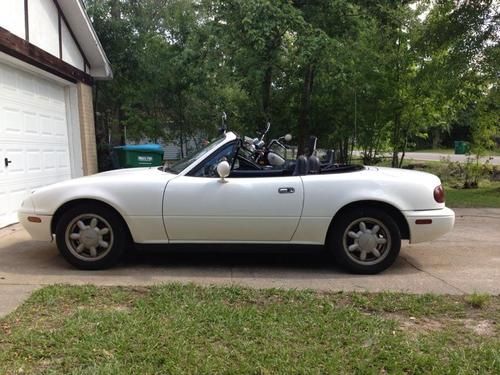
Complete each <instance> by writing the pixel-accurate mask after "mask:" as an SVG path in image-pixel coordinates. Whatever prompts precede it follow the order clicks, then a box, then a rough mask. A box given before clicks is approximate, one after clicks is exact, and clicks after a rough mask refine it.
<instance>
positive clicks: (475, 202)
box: [445, 182, 500, 208]
mask: <svg viewBox="0 0 500 375" xmlns="http://www.w3.org/2000/svg"><path fill="white" fill-rule="evenodd" d="M482 185H483V186H481V187H479V188H478V189H456V188H452V187H449V186H446V188H445V189H446V205H447V206H449V207H492V208H500V182H492V183H488V184H487V183H483V184H482Z"/></svg>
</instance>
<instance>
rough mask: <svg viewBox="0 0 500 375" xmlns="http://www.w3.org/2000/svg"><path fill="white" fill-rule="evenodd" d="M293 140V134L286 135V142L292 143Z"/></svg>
mask: <svg viewBox="0 0 500 375" xmlns="http://www.w3.org/2000/svg"><path fill="white" fill-rule="evenodd" d="M291 140H292V135H291V134H285V142H290V141H291Z"/></svg>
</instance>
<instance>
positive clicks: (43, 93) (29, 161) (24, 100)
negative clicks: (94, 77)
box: [0, 63, 71, 228]
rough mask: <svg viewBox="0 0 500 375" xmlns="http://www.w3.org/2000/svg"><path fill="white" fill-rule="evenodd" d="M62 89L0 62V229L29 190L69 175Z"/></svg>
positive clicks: (11, 220)
mask: <svg viewBox="0 0 500 375" xmlns="http://www.w3.org/2000/svg"><path fill="white" fill-rule="evenodd" d="M68 147H69V146H68V126H67V121H66V104H65V95H64V89H63V87H61V86H59V85H57V84H56V83H54V82H52V81H49V80H47V79H44V78H41V77H38V76H36V75H34V74H31V73H27V72H25V71H22V70H19V69H16V68H14V67H11V66H9V65H5V64H2V63H0V228H1V227H3V226H5V225H8V224H11V223H14V222H16V221H17V209H18V208H19V206H20V204H21V201H22V200H23V199H24V198H25V197H26V196H27V195H28V194H29V193H30V191H31V190H33V189H35V188H37V187H40V186H44V185H48V184H51V183H54V182H57V181H62V180H66V179H69V178H71V168H70V158H69V148H68Z"/></svg>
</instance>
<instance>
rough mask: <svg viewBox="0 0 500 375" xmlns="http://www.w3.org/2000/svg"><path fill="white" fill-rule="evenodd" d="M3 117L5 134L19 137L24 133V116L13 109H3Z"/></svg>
mask: <svg viewBox="0 0 500 375" xmlns="http://www.w3.org/2000/svg"><path fill="white" fill-rule="evenodd" d="M1 116H2V118H3V121H2V122H3V123H4V126H3V128H4V132H5V135H6V136H9V135H10V136H11V137H19V136H20V135H21V133H22V131H23V115H22V113H21V112H20V111H19V110H18V109H17V108H13V107H7V106H6V107H3V108H2V112H1Z"/></svg>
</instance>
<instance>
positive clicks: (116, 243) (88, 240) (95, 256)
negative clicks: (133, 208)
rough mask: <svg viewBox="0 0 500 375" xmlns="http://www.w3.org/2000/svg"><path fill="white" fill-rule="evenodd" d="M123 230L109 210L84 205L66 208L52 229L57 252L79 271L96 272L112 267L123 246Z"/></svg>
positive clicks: (125, 236)
mask: <svg viewBox="0 0 500 375" xmlns="http://www.w3.org/2000/svg"><path fill="white" fill-rule="evenodd" d="M127 234H128V233H127V230H126V228H125V224H124V223H123V220H122V219H121V217H120V216H119V215H118V214H117V213H116V212H114V211H113V210H111V209H109V208H107V207H104V206H101V205H98V204H86V205H79V206H75V207H72V208H70V209H69V210H68V211H66V212H65V213H64V214H63V215H62V216H61V219H60V220H59V222H58V223H57V226H56V243H57V248H58V249H59V251H60V253H61V254H62V255H63V256H64V258H65V259H66V260H67V261H68V262H69V263H71V264H72V265H74V266H75V267H77V268H80V269H86V270H98V269H105V268H109V267H111V266H113V265H115V264H116V263H117V262H118V261H119V260H120V258H121V256H122V255H123V252H124V250H125V247H126V245H127V242H128V241H127V238H128V235H127Z"/></svg>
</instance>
